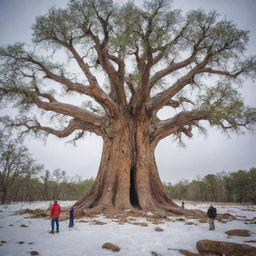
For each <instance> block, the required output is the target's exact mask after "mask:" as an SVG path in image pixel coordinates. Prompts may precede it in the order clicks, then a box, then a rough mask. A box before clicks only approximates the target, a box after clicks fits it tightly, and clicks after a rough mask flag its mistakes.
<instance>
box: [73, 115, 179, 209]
mask: <svg viewBox="0 0 256 256" xmlns="http://www.w3.org/2000/svg"><path fill="white" fill-rule="evenodd" d="M115 127H116V128H115V132H114V136H112V137H110V136H105V137H104V144H103V151H102V157H101V163H100V167H99V172H98V175H97V177H96V180H95V183H94V184H93V186H92V188H91V190H90V191H89V192H88V193H87V194H86V195H85V196H84V197H83V198H82V199H81V200H79V201H78V202H77V203H76V204H75V206H76V208H78V209H86V208H93V209H97V210H99V211H102V210H105V209H107V210H109V209H117V210H124V209H132V208H136V209H141V210H151V211H157V210H159V209H168V207H177V205H176V204H175V203H173V202H172V200H171V199H170V198H169V197H168V196H167V195H166V194H165V192H164V190H163V186H162V183H161V180H160V177H159V174H158V170H157V165H156V161H155V156H154V151H155V147H156V143H155V141H154V140H151V138H150V136H149V134H150V133H149V129H148V128H147V127H149V125H148V124H147V122H140V121H138V120H137V121H134V120H131V119H126V121H122V122H120V121H118V122H116V123H115Z"/></svg>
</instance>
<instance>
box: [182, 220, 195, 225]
mask: <svg viewBox="0 0 256 256" xmlns="http://www.w3.org/2000/svg"><path fill="white" fill-rule="evenodd" d="M185 225H197V224H196V223H194V222H191V221H188V222H185Z"/></svg>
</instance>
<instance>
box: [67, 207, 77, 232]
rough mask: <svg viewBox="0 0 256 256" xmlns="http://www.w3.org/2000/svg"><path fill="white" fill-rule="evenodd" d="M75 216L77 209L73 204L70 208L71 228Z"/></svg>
mask: <svg viewBox="0 0 256 256" xmlns="http://www.w3.org/2000/svg"><path fill="white" fill-rule="evenodd" d="M74 217H75V210H74V207H73V206H72V207H71V208H70V210H69V226H68V227H69V228H72V227H74Z"/></svg>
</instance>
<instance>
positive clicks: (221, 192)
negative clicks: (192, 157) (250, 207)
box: [164, 168, 256, 204]
mask: <svg viewBox="0 0 256 256" xmlns="http://www.w3.org/2000/svg"><path fill="white" fill-rule="evenodd" d="M164 187H165V191H166V192H167V193H168V194H169V195H170V196H171V197H172V198H174V199H180V200H192V201H212V202H235V203H245V202H250V203H254V204H255V203H256V168H251V169H250V170H249V171H246V170H239V171H236V172H231V173H226V172H222V173H218V174H216V175H214V174H208V175H206V176H204V177H203V178H197V179H196V180H192V181H188V180H183V181H180V182H178V183H177V184H173V185H172V184H170V183H164Z"/></svg>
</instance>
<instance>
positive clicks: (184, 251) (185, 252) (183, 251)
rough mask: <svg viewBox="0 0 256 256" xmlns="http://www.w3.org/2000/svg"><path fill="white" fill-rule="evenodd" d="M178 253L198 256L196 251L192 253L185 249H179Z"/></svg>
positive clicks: (186, 255)
mask: <svg viewBox="0 0 256 256" xmlns="http://www.w3.org/2000/svg"><path fill="white" fill-rule="evenodd" d="M179 253H181V254H183V255H185V256H200V255H199V254H198V253H193V252H190V251H187V250H179Z"/></svg>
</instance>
